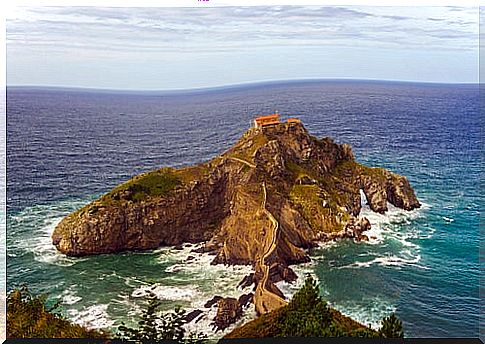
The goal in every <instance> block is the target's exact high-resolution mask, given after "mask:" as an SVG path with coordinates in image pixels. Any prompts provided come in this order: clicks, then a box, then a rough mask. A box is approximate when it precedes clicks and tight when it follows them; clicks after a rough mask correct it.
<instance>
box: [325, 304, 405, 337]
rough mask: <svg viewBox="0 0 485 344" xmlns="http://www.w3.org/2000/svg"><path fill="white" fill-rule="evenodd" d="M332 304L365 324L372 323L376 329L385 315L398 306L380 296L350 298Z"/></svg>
mask: <svg viewBox="0 0 485 344" xmlns="http://www.w3.org/2000/svg"><path fill="white" fill-rule="evenodd" d="M330 306H331V307H333V308H335V309H337V310H338V311H340V312H342V314H344V315H346V316H349V317H351V318H352V319H354V320H356V321H357V322H359V323H361V324H363V325H370V326H371V327H372V328H373V329H374V330H377V329H379V328H380V327H381V320H382V318H383V317H385V316H388V315H389V314H391V313H393V312H395V311H396V306H394V305H393V304H391V303H390V302H389V301H387V300H384V299H381V298H379V297H375V298H368V299H364V300H359V301H352V300H349V301H347V302H342V303H339V304H331V303H330Z"/></svg>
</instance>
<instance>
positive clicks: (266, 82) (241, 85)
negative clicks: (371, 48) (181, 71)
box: [4, 77, 480, 93]
mask: <svg viewBox="0 0 485 344" xmlns="http://www.w3.org/2000/svg"><path fill="white" fill-rule="evenodd" d="M323 81H335V82H339V81H340V82H341V81H357V82H376V83H380V82H389V83H404V84H405V83H408V84H433V85H479V84H480V82H479V81H475V82H473V81H469V82H440V81H422V80H400V79H372V78H347V77H342V78H301V79H300V78H296V79H268V80H254V81H246V82H240V83H229V84H222V85H215V86H201V87H188V88H165V89H162V88H159V89H155V88H149V89H148V88H145V89H143V88H140V89H135V88H131V89H130V88H111V87H96V86H76V85H39V84H13V85H9V84H6V85H4V86H5V89H8V88H43V89H67V90H81V91H101V92H133V93H142V92H143V93H145V92H147V93H148V92H156V93H183V92H204V91H218V90H221V89H236V88H244V87H250V86H258V85H259V86H264V85H277V84H283V83H289V82H294V83H298V82H302V83H305V82H323Z"/></svg>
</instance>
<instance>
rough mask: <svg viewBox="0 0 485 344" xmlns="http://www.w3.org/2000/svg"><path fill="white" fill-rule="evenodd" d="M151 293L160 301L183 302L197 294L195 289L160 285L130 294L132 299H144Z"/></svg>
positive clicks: (138, 289) (148, 286)
mask: <svg viewBox="0 0 485 344" xmlns="http://www.w3.org/2000/svg"><path fill="white" fill-rule="evenodd" d="M150 293H153V294H154V295H155V296H156V297H157V298H158V299H160V300H172V301H175V300H185V301H190V300H192V299H193V298H194V297H196V295H197V294H198V293H199V291H198V290H197V288H191V287H188V286H187V287H174V286H166V285H160V284H154V285H151V286H150V285H147V286H143V287H139V288H137V289H135V290H134V291H133V293H131V296H133V297H146V296H149V295H150Z"/></svg>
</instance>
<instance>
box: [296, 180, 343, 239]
mask: <svg viewBox="0 0 485 344" xmlns="http://www.w3.org/2000/svg"><path fill="white" fill-rule="evenodd" d="M289 199H290V200H291V201H292V202H293V203H295V204H298V205H300V209H301V214H302V215H303V217H304V218H305V219H306V220H307V221H308V223H309V224H310V226H311V227H312V228H315V229H316V230H318V231H324V232H334V231H340V230H342V229H343V227H344V224H345V223H346V222H347V220H348V217H349V215H348V214H347V213H346V212H342V211H340V207H339V206H338V204H337V203H336V202H335V201H333V198H331V197H329V195H328V194H327V193H326V192H325V190H323V189H322V188H320V187H319V186H318V185H300V184H295V185H294V186H293V188H292V189H291V191H290V195H289Z"/></svg>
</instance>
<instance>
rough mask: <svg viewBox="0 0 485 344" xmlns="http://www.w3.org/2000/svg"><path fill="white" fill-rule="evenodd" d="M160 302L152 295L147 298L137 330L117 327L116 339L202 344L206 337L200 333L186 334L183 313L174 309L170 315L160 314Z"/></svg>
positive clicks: (136, 341) (135, 341)
mask: <svg viewBox="0 0 485 344" xmlns="http://www.w3.org/2000/svg"><path fill="white" fill-rule="evenodd" d="M160 304H161V302H160V301H159V300H158V299H157V298H156V296H155V295H154V294H152V293H151V294H150V296H149V298H148V305H147V308H146V309H144V310H143V311H142V316H141V320H140V321H139V322H138V328H129V327H126V326H125V325H124V324H123V325H122V326H119V327H118V330H119V333H118V338H119V339H122V340H128V341H132V342H134V343H143V341H148V340H150V341H160V340H175V341H176V342H178V343H194V344H196V343H204V342H205V341H206V340H207V337H206V336H205V335H203V334H202V333H195V332H190V333H189V334H187V333H186V331H185V328H184V327H183V325H184V324H185V311H184V310H181V309H180V308H176V309H175V311H174V312H171V313H161V312H159V311H158V307H159V306H160Z"/></svg>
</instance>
